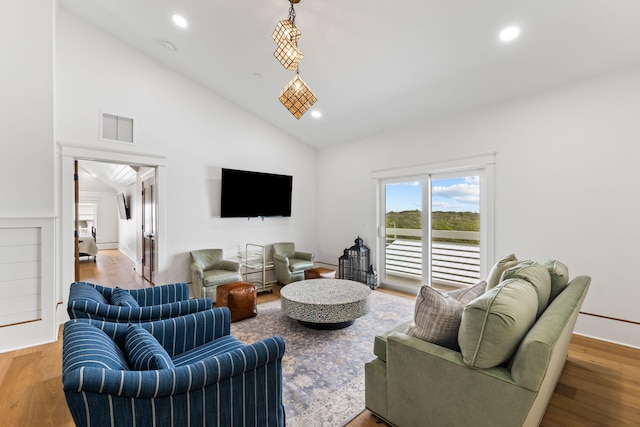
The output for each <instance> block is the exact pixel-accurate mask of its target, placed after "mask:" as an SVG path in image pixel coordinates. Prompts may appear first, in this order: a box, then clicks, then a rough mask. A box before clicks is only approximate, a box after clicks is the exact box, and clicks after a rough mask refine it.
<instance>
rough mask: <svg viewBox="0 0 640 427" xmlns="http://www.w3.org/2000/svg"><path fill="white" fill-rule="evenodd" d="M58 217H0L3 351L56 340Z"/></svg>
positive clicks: (0, 332) (0, 348) (0, 339)
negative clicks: (55, 235)
mask: <svg viewBox="0 0 640 427" xmlns="http://www.w3.org/2000/svg"><path fill="white" fill-rule="evenodd" d="M53 249H54V219H52V218H27V219H19V218H16V219H0V352H3V351H7V350H12V349H16V348H22V347H28V346H31V345H35V344H41V343H44V342H49V341H52V340H55V338H56V334H55V324H54V323H55V322H54V318H53V314H54V308H55V301H54V283H55V282H54V268H53V266H54V250H53Z"/></svg>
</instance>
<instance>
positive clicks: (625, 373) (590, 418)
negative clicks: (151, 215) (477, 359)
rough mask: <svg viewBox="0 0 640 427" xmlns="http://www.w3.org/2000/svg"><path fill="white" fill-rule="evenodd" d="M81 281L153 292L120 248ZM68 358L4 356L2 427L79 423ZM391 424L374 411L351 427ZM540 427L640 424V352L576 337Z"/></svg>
mask: <svg viewBox="0 0 640 427" xmlns="http://www.w3.org/2000/svg"><path fill="white" fill-rule="evenodd" d="M80 277H81V279H82V280H84V281H88V282H94V283H99V284H104V285H107V286H115V285H118V286H121V287H125V288H132V289H133V288H140V287H147V286H151V284H150V283H149V282H146V281H145V280H143V279H141V278H140V276H138V275H137V274H136V272H135V271H134V270H133V263H132V262H131V261H129V260H128V259H127V258H126V257H124V256H123V255H121V254H120V252H118V251H117V250H109V251H105V250H103V251H100V253H99V256H98V262H97V263H93V262H92V261H84V262H82V263H81V276H80ZM387 292H388V291H387ZM396 294H398V293H396ZM398 295H402V296H405V297H407V298H414V297H413V296H408V295H404V294H398ZM278 298H279V288H278V287H277V286H276V288H275V290H274V292H273V294H269V293H262V294H260V295H259V296H258V303H263V302H267V301H272V300H274V299H278ZM61 353H62V339H61V337H59V339H58V341H56V342H54V343H50V344H45V345H40V346H36V347H31V348H28V349H24V350H16V351H10V352H6V353H3V354H0V426H12V427H13V426H20V427H31V426H33V427H42V426H55V427H67V426H69V427H71V426H73V425H74V424H73V420H72V419H71V415H70V414H69V411H68V409H67V405H66V403H65V400H64V394H63V392H62V378H61V366H62V361H61V359H62V357H61ZM372 357H373V355H372ZM462 407H464V405H462ZM386 425H387V424H385V423H383V422H381V421H380V420H378V419H377V418H376V417H375V416H373V415H372V414H371V413H370V412H369V411H364V412H363V413H362V414H360V415H359V416H358V417H356V418H355V419H354V420H352V421H351V422H350V423H349V424H347V426H348V427H373V426H376V427H381V426H386ZM541 425H542V426H543V427H569V426H571V427H574V426H593V427H595V426H638V425H640V350H637V349H632V348H628V347H623V346H617V345H613V344H610V343H606V342H602V341H597V340H593V339H589V338H585V337H580V336H577V335H574V337H573V339H572V341H571V346H570V349H569V358H568V360H567V364H566V366H565V369H564V371H563V373H562V376H561V377H560V382H559V383H558V386H557V387H556V391H555V393H554V395H553V398H552V399H551V403H550V404H549V407H548V409H547V412H546V414H545V416H544V419H543V421H542V424H541Z"/></svg>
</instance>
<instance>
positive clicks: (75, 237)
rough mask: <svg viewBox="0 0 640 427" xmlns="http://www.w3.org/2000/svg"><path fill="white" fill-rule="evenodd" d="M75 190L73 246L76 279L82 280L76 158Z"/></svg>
mask: <svg viewBox="0 0 640 427" xmlns="http://www.w3.org/2000/svg"><path fill="white" fill-rule="evenodd" d="M73 191H74V195H73V197H74V199H73V203H74V206H73V209H74V210H73V212H74V214H73V230H74V234H73V247H74V255H75V264H74V267H73V270H74V273H73V275H74V280H75V281H76V282H78V281H80V248H79V247H78V244H79V242H78V240H79V238H80V237H79V236H78V202H79V200H80V187H79V182H78V161H77V160H74V162H73Z"/></svg>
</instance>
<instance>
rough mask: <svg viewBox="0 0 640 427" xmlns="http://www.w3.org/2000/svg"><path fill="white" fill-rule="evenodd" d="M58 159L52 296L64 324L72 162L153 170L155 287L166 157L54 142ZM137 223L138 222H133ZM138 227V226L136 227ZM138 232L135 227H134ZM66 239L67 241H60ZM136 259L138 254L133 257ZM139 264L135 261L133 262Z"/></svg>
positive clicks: (162, 242) (70, 264) (69, 279)
mask: <svg viewBox="0 0 640 427" xmlns="http://www.w3.org/2000/svg"><path fill="white" fill-rule="evenodd" d="M58 159H59V162H60V163H59V165H60V168H59V171H60V188H59V200H58V202H59V204H58V216H59V218H60V221H59V223H58V231H59V234H58V236H60V237H59V239H58V245H57V247H58V253H59V254H60V255H59V256H58V257H57V263H58V284H59V285H58V289H57V292H56V297H57V300H58V301H60V302H61V304H58V309H57V316H56V317H57V319H58V322H59V323H61V322H64V321H66V320H67V319H68V315H67V313H66V307H67V301H68V300H69V285H70V284H71V283H73V281H74V256H73V253H74V251H73V217H74V212H73V203H74V190H73V162H74V161H75V160H93V161H100V162H106V163H121V164H128V165H140V166H148V167H152V168H155V170H156V172H155V173H156V187H157V206H158V210H157V215H158V216H157V227H158V239H157V242H156V245H157V246H156V247H157V250H158V254H159V256H158V258H157V261H158V268H157V270H156V278H157V282H158V283H165V274H166V267H167V261H166V254H167V251H166V237H165V236H166V235H167V234H166V228H165V224H166V222H165V210H166V205H167V204H166V202H165V195H166V184H165V182H164V180H165V176H166V170H165V167H166V157H165V156H164V155H159V154H155V153H148V152H140V151H133V150H125V149H104V148H101V149H99V148H91V147H87V146H82V145H73V144H67V143H64V142H58ZM135 220H136V221H138V222H139V221H140V219H139V218H137V219H135ZM138 225H139V224H138ZM138 228H139V227H138ZM64 236H68V237H69V238H63V237H64ZM136 256H137V257H138V258H139V257H140V254H139V253H138V254H137V255H136ZM136 264H139V260H138V261H136Z"/></svg>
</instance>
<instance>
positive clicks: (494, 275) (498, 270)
mask: <svg viewBox="0 0 640 427" xmlns="http://www.w3.org/2000/svg"><path fill="white" fill-rule="evenodd" d="M517 264H518V258H517V257H516V256H515V254H510V255H507V256H505V257H503V258H502V259H500V260H499V261H498V262H497V263H496V264H495V265H494V266H493V267H492V268H491V270H490V271H489V276H487V288H486V290H487V291H488V290H489V289H491V288H493V287H495V286H497V285H498V283H500V277H502V273H503V272H504V271H505V270H506V269H507V268H511V267H513V266H515V265H517Z"/></svg>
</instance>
